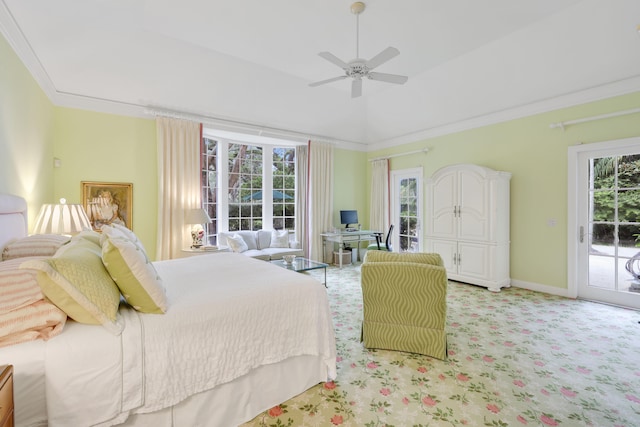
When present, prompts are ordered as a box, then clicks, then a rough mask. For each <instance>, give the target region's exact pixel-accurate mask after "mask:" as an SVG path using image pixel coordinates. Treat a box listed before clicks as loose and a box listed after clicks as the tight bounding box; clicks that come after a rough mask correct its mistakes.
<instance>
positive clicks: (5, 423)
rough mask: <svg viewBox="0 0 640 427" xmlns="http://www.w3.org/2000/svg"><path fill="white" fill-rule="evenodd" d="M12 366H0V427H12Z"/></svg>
mask: <svg viewBox="0 0 640 427" xmlns="http://www.w3.org/2000/svg"><path fill="white" fill-rule="evenodd" d="M13 425H14V418H13V366H12V365H4V366H0V427H13Z"/></svg>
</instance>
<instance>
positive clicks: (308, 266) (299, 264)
mask: <svg viewBox="0 0 640 427" xmlns="http://www.w3.org/2000/svg"><path fill="white" fill-rule="evenodd" d="M270 262H271V264H275V265H277V266H279V267H282V268H286V269H287V270H293V271H297V272H298V273H302V272H303V271H310V270H317V269H319V268H322V269H324V283H323V285H324V287H325V288H326V287H327V267H328V266H329V264H325V263H323V262H317V261H311V260H310V259H306V258H302V257H296V259H294V260H293V262H292V263H291V264H287V263H285V262H284V260H282V259H276V260H273V261H270Z"/></svg>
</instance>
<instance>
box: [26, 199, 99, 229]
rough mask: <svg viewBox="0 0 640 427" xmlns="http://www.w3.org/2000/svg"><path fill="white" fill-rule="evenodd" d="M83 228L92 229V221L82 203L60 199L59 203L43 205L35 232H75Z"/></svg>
mask: <svg viewBox="0 0 640 427" xmlns="http://www.w3.org/2000/svg"><path fill="white" fill-rule="evenodd" d="M82 230H91V222H90V221H89V217H88V216H87V213H86V212H85V210H84V208H83V207H82V205H76V204H71V205H68V204H67V203H66V200H65V199H60V204H58V205H53V204H51V205H42V207H41V208H40V212H39V213H38V218H37V219H36V225H35V227H34V229H33V232H34V234H75V233H79V232H81V231H82Z"/></svg>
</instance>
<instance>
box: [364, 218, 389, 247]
mask: <svg viewBox="0 0 640 427" xmlns="http://www.w3.org/2000/svg"><path fill="white" fill-rule="evenodd" d="M391 232H393V224H391V226H390V227H389V232H388V233H387V238H386V240H385V241H384V246H382V236H383V234H384V233H380V232H377V233H372V234H373V235H374V236H376V242H375V243H372V244H370V245H369V246H367V250H368V251H387V252H393V248H392V247H391Z"/></svg>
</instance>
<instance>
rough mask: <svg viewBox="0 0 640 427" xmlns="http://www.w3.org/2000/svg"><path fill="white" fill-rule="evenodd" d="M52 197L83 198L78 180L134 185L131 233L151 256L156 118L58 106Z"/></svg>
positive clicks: (154, 225) (154, 224) (155, 190)
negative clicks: (57, 162) (57, 164)
mask: <svg viewBox="0 0 640 427" xmlns="http://www.w3.org/2000/svg"><path fill="white" fill-rule="evenodd" d="M53 155H54V157H56V158H59V159H60V160H61V167H59V168H55V169H54V182H55V188H54V192H53V194H54V198H55V199H56V200H57V199H59V198H60V197H64V198H66V199H67V201H69V202H72V203H81V202H82V190H81V182H82V181H99V182H124V183H132V184H133V231H134V232H135V233H136V235H137V236H138V237H139V238H140V240H141V241H142V243H143V244H144V246H145V249H146V250H147V253H148V254H149V257H150V258H151V259H155V252H156V233H157V217H158V215H157V212H158V169H157V162H158V156H157V149H156V127H155V120H153V119H141V118H132V117H125V116H117V115H112V114H103V113H95V112H90V111H84V110H76V109H71V108H61V107H58V108H56V110H55V125H54V150H53Z"/></svg>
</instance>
